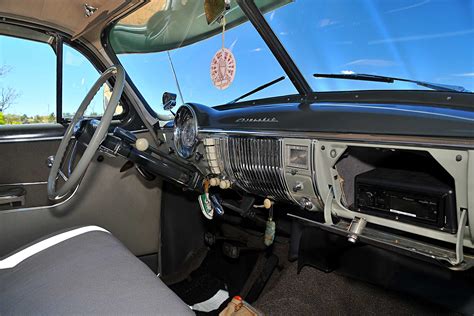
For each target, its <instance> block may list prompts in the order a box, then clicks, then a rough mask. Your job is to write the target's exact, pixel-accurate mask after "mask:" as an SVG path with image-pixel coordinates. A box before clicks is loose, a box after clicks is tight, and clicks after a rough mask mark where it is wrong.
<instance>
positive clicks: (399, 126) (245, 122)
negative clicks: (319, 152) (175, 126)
mask: <svg viewBox="0 0 474 316" xmlns="http://www.w3.org/2000/svg"><path fill="white" fill-rule="evenodd" d="M189 105H190V107H191V108H192V109H193V110H194V112H195V113H196V117H197V121H198V126H199V129H200V130H205V131H206V130H209V131H210V130H223V131H244V132H245V131H256V132H258V131H270V130H271V131H289V132H332V133H365V134H384V135H404V136H408V135H413V136H432V137H460V138H472V137H474V112H472V111H468V110H466V109H453V108H448V107H435V106H432V105H423V104H409V103H406V104H394V103H369V102H359V103H354V102H318V103H297V102H289V103H283V102H282V103H273V104H266V105H265V104H262V105H251V106H246V107H234V108H232V107H231V108H229V109H222V108H221V109H219V108H217V109H216V108H211V107H207V106H204V105H200V104H189Z"/></svg>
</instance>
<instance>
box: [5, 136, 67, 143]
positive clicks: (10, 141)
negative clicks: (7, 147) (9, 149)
mask: <svg viewBox="0 0 474 316" xmlns="http://www.w3.org/2000/svg"><path fill="white" fill-rule="evenodd" d="M62 138H63V137H62V136H54V137H37V138H33V137H32V138H25V137H23V138H11V139H0V144H3V143H26V142H43V141H53V140H61V139H62Z"/></svg>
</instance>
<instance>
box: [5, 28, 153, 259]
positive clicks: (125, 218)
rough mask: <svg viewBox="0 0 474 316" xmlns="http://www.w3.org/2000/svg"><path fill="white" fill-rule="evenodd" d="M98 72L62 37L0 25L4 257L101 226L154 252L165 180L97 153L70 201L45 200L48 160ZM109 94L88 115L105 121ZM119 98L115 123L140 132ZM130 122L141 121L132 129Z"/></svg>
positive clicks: (142, 251)
mask: <svg viewBox="0 0 474 316" xmlns="http://www.w3.org/2000/svg"><path fill="white" fill-rule="evenodd" d="M98 77H99V73H98V71H97V70H96V67H94V66H93V64H92V63H91V61H90V60H88V59H87V58H86V57H85V56H84V55H83V54H82V53H81V52H80V50H77V49H76V48H73V47H71V46H68V45H66V44H64V43H63V41H62V40H61V39H60V37H58V36H56V35H54V34H50V33H43V32H41V31H36V30H32V29H29V28H26V27H20V26H15V25H7V24H0V257H2V256H5V255H7V254H8V253H10V252H12V251H14V250H15V249H17V248H19V247H21V246H23V245H25V244H27V243H29V242H31V241H33V240H35V239H36V238H40V237H42V236H45V235H48V234H50V233H53V232H55V231H58V230H61V229H66V228H69V227H74V226H79V225H99V226H102V227H104V228H106V229H108V230H109V231H111V232H112V233H113V234H114V235H115V236H116V237H117V238H119V239H120V240H121V241H122V242H123V243H124V244H125V245H126V246H127V247H128V248H129V249H130V250H132V252H133V253H134V254H135V255H137V256H144V255H156V253H157V251H158V240H159V212H160V202H161V183H160V182H159V181H158V180H155V181H147V180H145V179H143V178H142V177H141V176H139V174H138V172H136V170H135V169H134V168H132V169H129V170H127V171H125V172H120V168H121V166H122V165H123V164H124V163H125V161H124V160H122V159H121V158H115V157H110V156H106V155H104V154H102V153H100V152H98V153H96V156H95V158H94V159H93V161H92V163H91V164H90V166H89V168H88V170H87V172H86V174H85V176H84V177H83V180H82V182H81V183H80V185H79V186H78V187H77V189H76V190H75V192H74V193H73V194H72V195H71V196H70V197H69V198H67V199H66V200H64V201H60V202H51V201H49V200H48V198H47V190H46V185H47V178H48V174H49V170H50V169H49V167H50V165H51V160H52V159H54V155H55V153H56V150H57V148H58V145H59V142H60V140H61V139H62V136H63V133H64V131H65V126H66V125H67V119H68V117H71V116H72V115H73V114H74V113H75V110H76V108H77V107H78V106H79V104H80V102H81V101H82V98H84V97H85V95H86V93H87V92H88V89H89V88H90V87H91V86H92V85H93V83H94V82H95V80H96V79H97V78H98ZM106 94H107V92H104V91H99V93H98V94H97V95H96V97H95V98H94V100H93V101H92V102H91V104H90V106H89V108H88V110H87V112H86V115H88V116H92V117H97V118H100V115H101V113H102V112H103V99H104V98H105V96H106ZM125 104H126V102H124V101H121V105H120V106H119V107H118V111H117V112H116V114H117V115H116V117H115V120H114V123H115V124H117V125H123V126H124V128H128V129H132V131H133V132H136V133H137V134H138V135H139V136H140V137H147V133H146V132H145V131H143V130H140V127H141V124H136V122H135V123H134V124H131V122H132V121H133V120H136V119H134V118H135V117H137V116H136V115H134V113H133V108H132V107H130V106H125ZM131 126H138V127H139V128H138V130H137V128H132V127H131Z"/></svg>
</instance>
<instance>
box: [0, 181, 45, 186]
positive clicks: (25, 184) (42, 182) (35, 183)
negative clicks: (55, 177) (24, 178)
mask: <svg viewBox="0 0 474 316" xmlns="http://www.w3.org/2000/svg"><path fill="white" fill-rule="evenodd" d="M41 184H48V181H37V182H17V183H0V187H5V186H15V185H18V186H27V185H41Z"/></svg>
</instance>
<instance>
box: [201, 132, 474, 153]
mask: <svg viewBox="0 0 474 316" xmlns="http://www.w3.org/2000/svg"><path fill="white" fill-rule="evenodd" d="M199 133H207V134H224V135H226V134H227V135H246V136H262V137H278V138H282V137H288V138H309V139H318V140H328V141H345V142H351V143H352V142H359V143H367V144H377V143H378V144H384V145H402V146H421V147H434V148H448V149H464V150H465V149H474V139H466V138H464V139H459V138H456V139H452V138H435V137H424V136H400V135H372V134H351V133H325V132H297V131H273V130H235V129H232V130H224V129H210V128H201V129H199Z"/></svg>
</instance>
